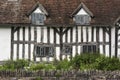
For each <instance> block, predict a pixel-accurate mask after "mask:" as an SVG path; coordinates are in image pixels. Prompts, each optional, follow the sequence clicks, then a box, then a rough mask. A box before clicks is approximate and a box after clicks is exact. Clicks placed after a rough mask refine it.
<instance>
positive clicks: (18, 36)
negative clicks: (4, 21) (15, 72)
mask: <svg viewBox="0 0 120 80" xmlns="http://www.w3.org/2000/svg"><path fill="white" fill-rule="evenodd" d="M19 40H20V28H19V29H18V30H17V41H18V42H19ZM17 59H19V44H18V43H17Z"/></svg>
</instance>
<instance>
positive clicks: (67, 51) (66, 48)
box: [63, 45, 72, 55]
mask: <svg viewBox="0 0 120 80" xmlns="http://www.w3.org/2000/svg"><path fill="white" fill-rule="evenodd" d="M71 53H72V46H70V45H64V46H63V54H65V55H69V54H71Z"/></svg>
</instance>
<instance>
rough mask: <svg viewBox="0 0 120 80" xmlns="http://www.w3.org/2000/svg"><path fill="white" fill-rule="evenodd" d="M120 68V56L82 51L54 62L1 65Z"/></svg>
mask: <svg viewBox="0 0 120 80" xmlns="http://www.w3.org/2000/svg"><path fill="white" fill-rule="evenodd" d="M17 69H25V70H32V71H36V70H43V69H44V70H70V69H80V70H107V71H109V70H112V71H113V70H120V60H119V59H118V58H115V57H112V58H109V57H105V56H104V55H100V54H99V53H82V54H81V55H76V56H75V57H73V58H72V59H71V60H67V59H64V60H62V61H54V62H52V63H33V62H29V61H27V60H16V61H11V60H8V61H6V63H5V64H3V65H1V66H0V70H17Z"/></svg>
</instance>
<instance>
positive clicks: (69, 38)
mask: <svg viewBox="0 0 120 80" xmlns="http://www.w3.org/2000/svg"><path fill="white" fill-rule="evenodd" d="M67 33H68V38H67V39H68V43H70V37H71V35H70V30H68V32H67Z"/></svg>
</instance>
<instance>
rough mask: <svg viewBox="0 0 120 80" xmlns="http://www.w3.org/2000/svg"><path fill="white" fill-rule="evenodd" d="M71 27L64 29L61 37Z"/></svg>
mask: <svg viewBox="0 0 120 80" xmlns="http://www.w3.org/2000/svg"><path fill="white" fill-rule="evenodd" d="M70 28H71V27H68V28H66V29H65V30H64V31H63V32H62V35H64V34H65V33H66V32H67V31H68V30H69V29H70Z"/></svg>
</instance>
